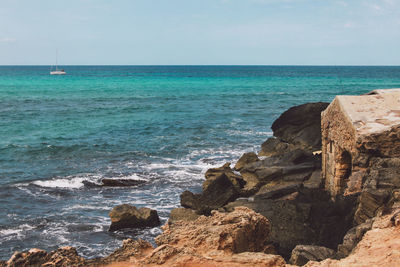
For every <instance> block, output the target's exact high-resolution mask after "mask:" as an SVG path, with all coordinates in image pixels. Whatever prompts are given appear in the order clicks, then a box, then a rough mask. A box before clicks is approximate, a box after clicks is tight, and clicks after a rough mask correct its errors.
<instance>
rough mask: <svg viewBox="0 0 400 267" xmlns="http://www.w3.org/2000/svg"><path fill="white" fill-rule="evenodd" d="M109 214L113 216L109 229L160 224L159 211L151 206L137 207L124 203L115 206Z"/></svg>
mask: <svg viewBox="0 0 400 267" xmlns="http://www.w3.org/2000/svg"><path fill="white" fill-rule="evenodd" d="M109 215H110V218H111V226H110V229H109V231H115V230H119V229H123V228H137V227H155V226H158V225H160V219H159V218H158V214H157V211H155V210H152V209H149V208H140V209H137V208H136V207H135V206H131V205H128V204H122V205H118V206H116V207H114V208H113V209H112V210H111V212H110V214H109Z"/></svg>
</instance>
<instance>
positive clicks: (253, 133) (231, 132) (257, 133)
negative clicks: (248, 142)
mask: <svg viewBox="0 0 400 267" xmlns="http://www.w3.org/2000/svg"><path fill="white" fill-rule="evenodd" d="M227 133H228V134H229V135H243V136H265V137H271V136H272V135H273V132H271V131H269V132H264V131H253V130H249V131H240V130H228V131H227Z"/></svg>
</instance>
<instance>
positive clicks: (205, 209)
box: [181, 165, 240, 215]
mask: <svg viewBox="0 0 400 267" xmlns="http://www.w3.org/2000/svg"><path fill="white" fill-rule="evenodd" d="M228 168H229V167H228ZM214 170H216V169H214ZM229 170H230V168H229ZM230 172H232V171H231V170H230ZM226 173H229V171H228V170H227V168H226V165H224V166H223V167H221V169H220V170H217V171H212V172H208V179H207V180H206V181H205V182H204V183H203V192H202V193H201V194H194V193H192V192H190V191H185V192H183V193H182V194H181V205H182V206H183V207H185V208H190V209H193V210H195V211H196V212H197V213H198V214H206V215H209V214H210V212H211V210H214V209H218V208H220V207H222V206H224V205H226V204H227V203H229V202H231V201H234V200H235V199H236V198H238V197H239V196H240V191H239V190H240V189H239V183H236V182H233V181H232V180H234V181H237V179H236V178H233V177H234V176H233V175H234V174H233V172H232V174H233V175H230V174H228V175H230V176H228V175H227V174H226Z"/></svg>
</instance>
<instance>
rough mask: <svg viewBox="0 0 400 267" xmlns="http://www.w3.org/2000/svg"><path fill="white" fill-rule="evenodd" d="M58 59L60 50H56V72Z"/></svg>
mask: <svg viewBox="0 0 400 267" xmlns="http://www.w3.org/2000/svg"><path fill="white" fill-rule="evenodd" d="M57 57H58V49H56V71H58V60H57Z"/></svg>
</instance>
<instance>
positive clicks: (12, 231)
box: [0, 224, 34, 236]
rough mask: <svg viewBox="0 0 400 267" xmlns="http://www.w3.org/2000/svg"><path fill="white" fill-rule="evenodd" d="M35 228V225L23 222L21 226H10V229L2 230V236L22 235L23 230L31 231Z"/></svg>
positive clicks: (0, 231) (0, 232)
mask: <svg viewBox="0 0 400 267" xmlns="http://www.w3.org/2000/svg"><path fill="white" fill-rule="evenodd" d="M33 228H34V227H33V226H31V225H29V224H21V225H20V226H18V227H15V228H8V229H3V230H0V235H1V236H9V235H17V236H21V234H22V232H24V231H29V230H31V229H33Z"/></svg>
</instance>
